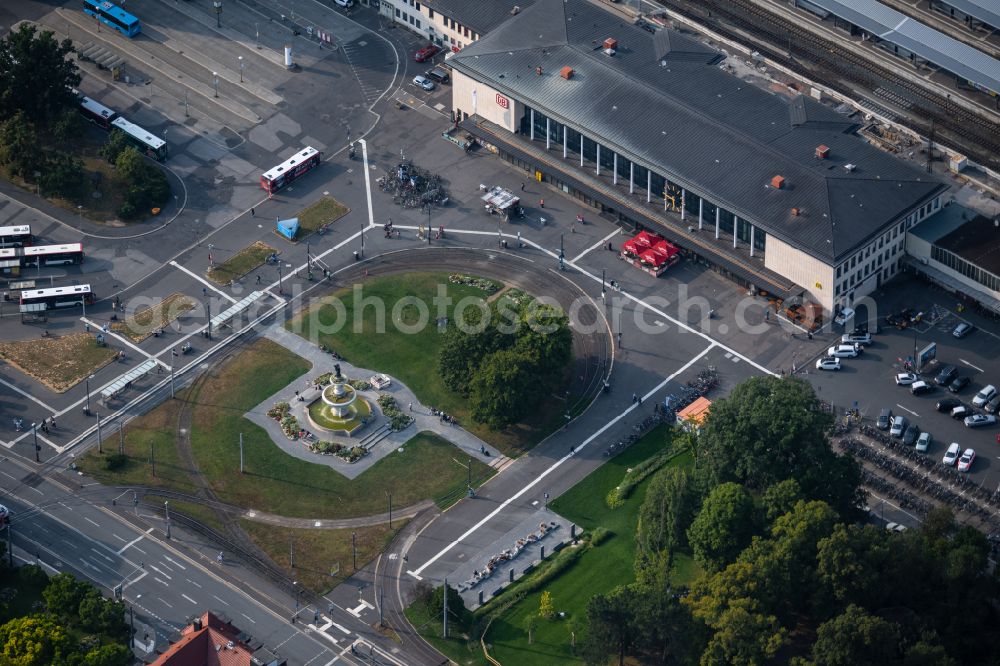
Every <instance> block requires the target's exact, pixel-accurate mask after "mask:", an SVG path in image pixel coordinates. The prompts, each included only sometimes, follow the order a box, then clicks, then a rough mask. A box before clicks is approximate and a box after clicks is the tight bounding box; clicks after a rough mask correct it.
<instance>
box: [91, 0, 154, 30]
mask: <svg viewBox="0 0 1000 666" xmlns="http://www.w3.org/2000/svg"><path fill="white" fill-rule="evenodd" d="M83 11H85V12H86V13H88V14H90V15H91V16H93V17H95V18H96V19H97V20H98V21H100V22H101V23H103V24H105V25H108V26H111V27H112V28H114V29H115V30H117V31H118V32H120V33H122V34H123V35H125V36H126V37H135V36H136V35H138V34H139V32H140V27H139V19H137V18H136V17H134V16H132V15H131V14H129V13H128V12H127V11H125V10H124V9H122V8H121V7H118V6H117V5H115V4H113V3H111V2H107V0H83Z"/></svg>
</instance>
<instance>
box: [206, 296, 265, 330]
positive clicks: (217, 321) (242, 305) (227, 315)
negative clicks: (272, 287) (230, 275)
mask: <svg viewBox="0 0 1000 666" xmlns="http://www.w3.org/2000/svg"><path fill="white" fill-rule="evenodd" d="M262 295H263V292H260V291H254V292H251V293H250V294H249V295H247V296H244V297H243V298H242V299H241V300H239V301H237V302H235V303H233V304H232V305H230V306H229V307H228V308H226V309H225V310H223V311H222V312H220V313H219V314H217V315H215V316H214V317H212V321H211V322H210V323H209V328H210V329H211V330H213V331H214V330H218V329H220V328H222V327H223V326H228V325H229V324H230V323H232V321H233V319H236V317H239V316H240V315H241V314H243V313H244V312H246V311H247V310H248V309H250V306H251V305H253V304H254V302H256V301H257V300H258V299H259V298H260V297H261V296H262Z"/></svg>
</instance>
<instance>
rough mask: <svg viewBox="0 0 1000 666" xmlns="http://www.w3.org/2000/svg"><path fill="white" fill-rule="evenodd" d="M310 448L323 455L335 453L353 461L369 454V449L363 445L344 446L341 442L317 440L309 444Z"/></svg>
mask: <svg viewBox="0 0 1000 666" xmlns="http://www.w3.org/2000/svg"><path fill="white" fill-rule="evenodd" d="M309 450H310V451H312V452H313V453H319V454H322V455H331V454H333V455H335V456H337V457H338V458H343V459H344V460H346V461H347V462H351V463H353V462H357V461H358V460H360V459H361V458H363V457H365V456H366V455H368V451H367V449H365V447H363V446H344V445H343V444H340V443H339V442H315V443H313V444H310V445H309Z"/></svg>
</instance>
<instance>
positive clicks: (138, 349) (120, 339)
mask: <svg viewBox="0 0 1000 666" xmlns="http://www.w3.org/2000/svg"><path fill="white" fill-rule="evenodd" d="M80 321H82V322H83V323H85V324H89V325H90V326H93V327H94V328H97V329H100V328H101V326H100V325H99V324H95V323H94V322H92V321H90V320H89V319H87V318H86V317H80ZM101 330H103V329H101ZM104 335H110V336H111V337H113V338H114V339H115V340H117V341H118V342H120V343H122V344H123V345H125V346H126V347H128V348H129V349H131V350H132V351H134V352H135V353H136V354H139V355H141V356H143V357H145V358H146V359H147V360H151V361H156V362H157V363H159V364H160V365H162V366H164V367H169V366H167V365H166V364H165V363H164V362H163V361H161V360H159V359H158V358H156V357H155V356H153V355H151V354H148V353H146V352H144V351H143V350H142V348H141V347H139V346H138V345H136V344H135V343H133V342H132V341H131V340H129V339H128V338H126V337H125V336H123V335H119V334H118V333H115V332H114V331H113V330H111V328H110V327H108V330H107V331H104ZM108 383H109V384H110V383H111V382H108ZM101 388H102V389H103V388H104V387H101ZM84 400H86V398H84Z"/></svg>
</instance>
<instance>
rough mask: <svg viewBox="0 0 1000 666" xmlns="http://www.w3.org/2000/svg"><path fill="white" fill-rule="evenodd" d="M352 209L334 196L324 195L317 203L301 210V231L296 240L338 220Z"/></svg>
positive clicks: (299, 216) (299, 215)
mask: <svg viewBox="0 0 1000 666" xmlns="http://www.w3.org/2000/svg"><path fill="white" fill-rule="evenodd" d="M349 212H351V209H350V208H348V207H347V206H345V205H344V204H342V203H340V202H339V201H337V200H336V199H334V198H333V197H322V198H320V199H319V200H318V201H317V202H316V203H314V204H312V205H310V206H307V207H305V208H303V209H302V210H301V211H299V214H298V216H297V217H298V218H299V233H298V234H297V235H296V240H301V239H303V238H305V237H306V236H308V235H309V234H311V233H312V232H314V231H316V230H317V229H319V228H320V227H322V226H323V225H324V224H329V223H331V222H336V221H337V220H339V219H340V218H342V217H343V216H344V215H347V214H348V213H349Z"/></svg>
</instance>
